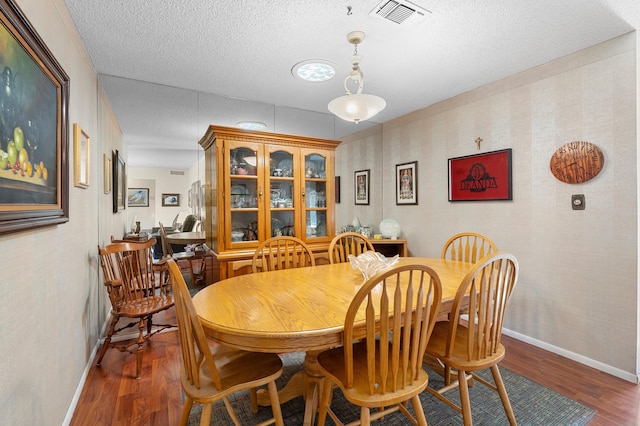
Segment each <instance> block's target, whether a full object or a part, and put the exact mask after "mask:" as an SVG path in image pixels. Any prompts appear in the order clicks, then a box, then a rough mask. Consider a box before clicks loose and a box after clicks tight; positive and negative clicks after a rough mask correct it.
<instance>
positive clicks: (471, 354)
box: [446, 252, 519, 361]
mask: <svg viewBox="0 0 640 426" xmlns="http://www.w3.org/2000/svg"><path fill="white" fill-rule="evenodd" d="M518 272H519V266H518V261H517V260H516V258H515V257H514V256H513V255H511V254H508V253H502V252H498V253H494V254H490V255H487V256H485V257H484V258H482V259H480V260H479V261H478V262H477V263H476V264H475V265H474V266H473V268H471V270H469V272H468V273H467V275H466V276H465V278H464V279H463V280H462V283H461V284H460V287H459V288H458V292H457V294H456V297H455V299H454V301H453V306H452V308H451V314H450V316H449V331H448V336H447V347H446V356H449V355H450V354H451V353H452V352H453V349H454V344H455V342H456V335H457V333H461V332H464V333H466V339H464V341H465V342H466V344H467V348H466V354H467V358H468V361H475V360H482V359H484V358H487V357H490V356H491V355H493V354H495V353H496V351H497V350H498V348H499V346H500V339H501V337H502V325H503V321H504V313H505V310H506V307H507V303H508V302H509V298H510V297H511V293H512V292H513V289H514V287H515V285H516V282H517V281H518ZM462 315H465V316H466V315H468V318H465V317H463V318H462V319H463V322H464V324H465V325H466V327H458V324H459V323H460V320H461V316H462ZM459 339H461V337H458V340H459Z"/></svg>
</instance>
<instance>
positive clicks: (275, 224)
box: [271, 217, 282, 237]
mask: <svg viewBox="0 0 640 426" xmlns="http://www.w3.org/2000/svg"><path fill="white" fill-rule="evenodd" d="M281 229H282V222H280V219H278V218H277V217H272V218H271V236H272V237H276V236H278V235H282V230H281Z"/></svg>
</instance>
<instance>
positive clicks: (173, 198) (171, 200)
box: [162, 194, 180, 207]
mask: <svg viewBox="0 0 640 426" xmlns="http://www.w3.org/2000/svg"><path fill="white" fill-rule="evenodd" d="M178 206H180V194H162V207H178Z"/></svg>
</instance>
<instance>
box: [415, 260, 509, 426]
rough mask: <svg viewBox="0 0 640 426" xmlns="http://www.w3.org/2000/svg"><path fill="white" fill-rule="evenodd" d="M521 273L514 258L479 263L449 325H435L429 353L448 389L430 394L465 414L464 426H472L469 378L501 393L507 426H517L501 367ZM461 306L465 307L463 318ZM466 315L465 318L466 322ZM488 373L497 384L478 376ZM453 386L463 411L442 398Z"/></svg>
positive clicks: (457, 300)
mask: <svg viewBox="0 0 640 426" xmlns="http://www.w3.org/2000/svg"><path fill="white" fill-rule="evenodd" d="M518 271H519V266H518V262H517V260H516V258H515V257H514V256H513V255H511V254H508V253H501V252H498V253H494V254H489V255H488V256H485V257H484V258H482V259H480V260H478V262H477V263H476V264H475V265H474V267H473V268H472V269H471V270H470V271H469V272H468V273H467V275H466V276H465V278H464V279H463V281H462V284H461V285H460V287H459V288H458V292H457V294H456V296H455V299H454V301H453V306H452V308H451V315H450V317H449V320H448V321H440V322H438V323H436V325H435V327H434V330H433V334H432V335H431V339H430V340H429V344H428V346H427V354H428V355H429V356H433V357H435V358H436V359H437V360H438V361H439V362H441V363H442V364H444V365H445V366H446V367H447V369H446V370H445V385H444V386H443V387H442V388H440V389H432V388H427V390H428V391H429V392H430V393H431V394H433V395H434V396H436V397H437V398H438V399H440V400H441V401H443V402H445V403H447V404H448V405H450V406H451V407H453V408H454V409H456V410H457V411H458V412H460V413H462V417H463V420H464V424H465V426H468V425H471V424H472V418H471V403H470V400H469V389H468V383H467V381H468V380H470V379H471V378H473V380H477V381H478V382H480V383H482V384H484V385H486V386H488V387H490V388H491V389H493V390H496V391H497V392H498V393H499V395H500V399H501V400H502V405H503V406H504V410H505V412H506V414H507V418H508V419H509V424H511V425H515V424H516V419H515V416H514V414H513V409H512V408H511V403H510V402H509V397H508V396H507V391H506V389H505V387H504V383H503V382H502V377H501V376H500V370H499V369H498V363H499V362H500V361H502V359H503V358H504V356H505V349H504V346H503V345H502V343H500V338H501V336H502V325H503V321H504V313H505V310H506V307H507V304H508V302H509V298H510V297H511V294H512V292H513V289H514V287H515V285H516V282H517V280H518ZM463 307H466V309H465V310H464V313H463V311H462V308H463ZM463 316H464V317H467V318H464V319H463V318H462V317H463ZM487 368H489V369H491V373H492V375H493V380H494V382H495V384H492V383H490V382H488V381H487V380H485V379H483V378H482V377H480V376H478V375H477V374H476V372H477V371H480V370H484V369H487ZM452 369H453V370H456V372H457V380H455V381H454V382H452V381H451V374H452V373H451V370H452ZM463 373H464V374H463ZM455 387H458V388H459V392H460V401H461V406H458V405H456V404H455V403H454V402H452V401H451V400H450V399H448V398H446V397H445V396H444V393H445V392H447V391H449V390H451V389H454V388H455Z"/></svg>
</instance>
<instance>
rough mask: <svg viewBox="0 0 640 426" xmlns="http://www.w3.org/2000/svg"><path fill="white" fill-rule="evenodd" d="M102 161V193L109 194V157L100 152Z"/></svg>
mask: <svg viewBox="0 0 640 426" xmlns="http://www.w3.org/2000/svg"><path fill="white" fill-rule="evenodd" d="M102 156H103V157H102V162H103V167H104V171H103V175H104V176H103V179H104V193H105V194H111V184H112V182H111V179H112V178H111V167H112V166H111V157H109V155H107V154H102Z"/></svg>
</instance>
